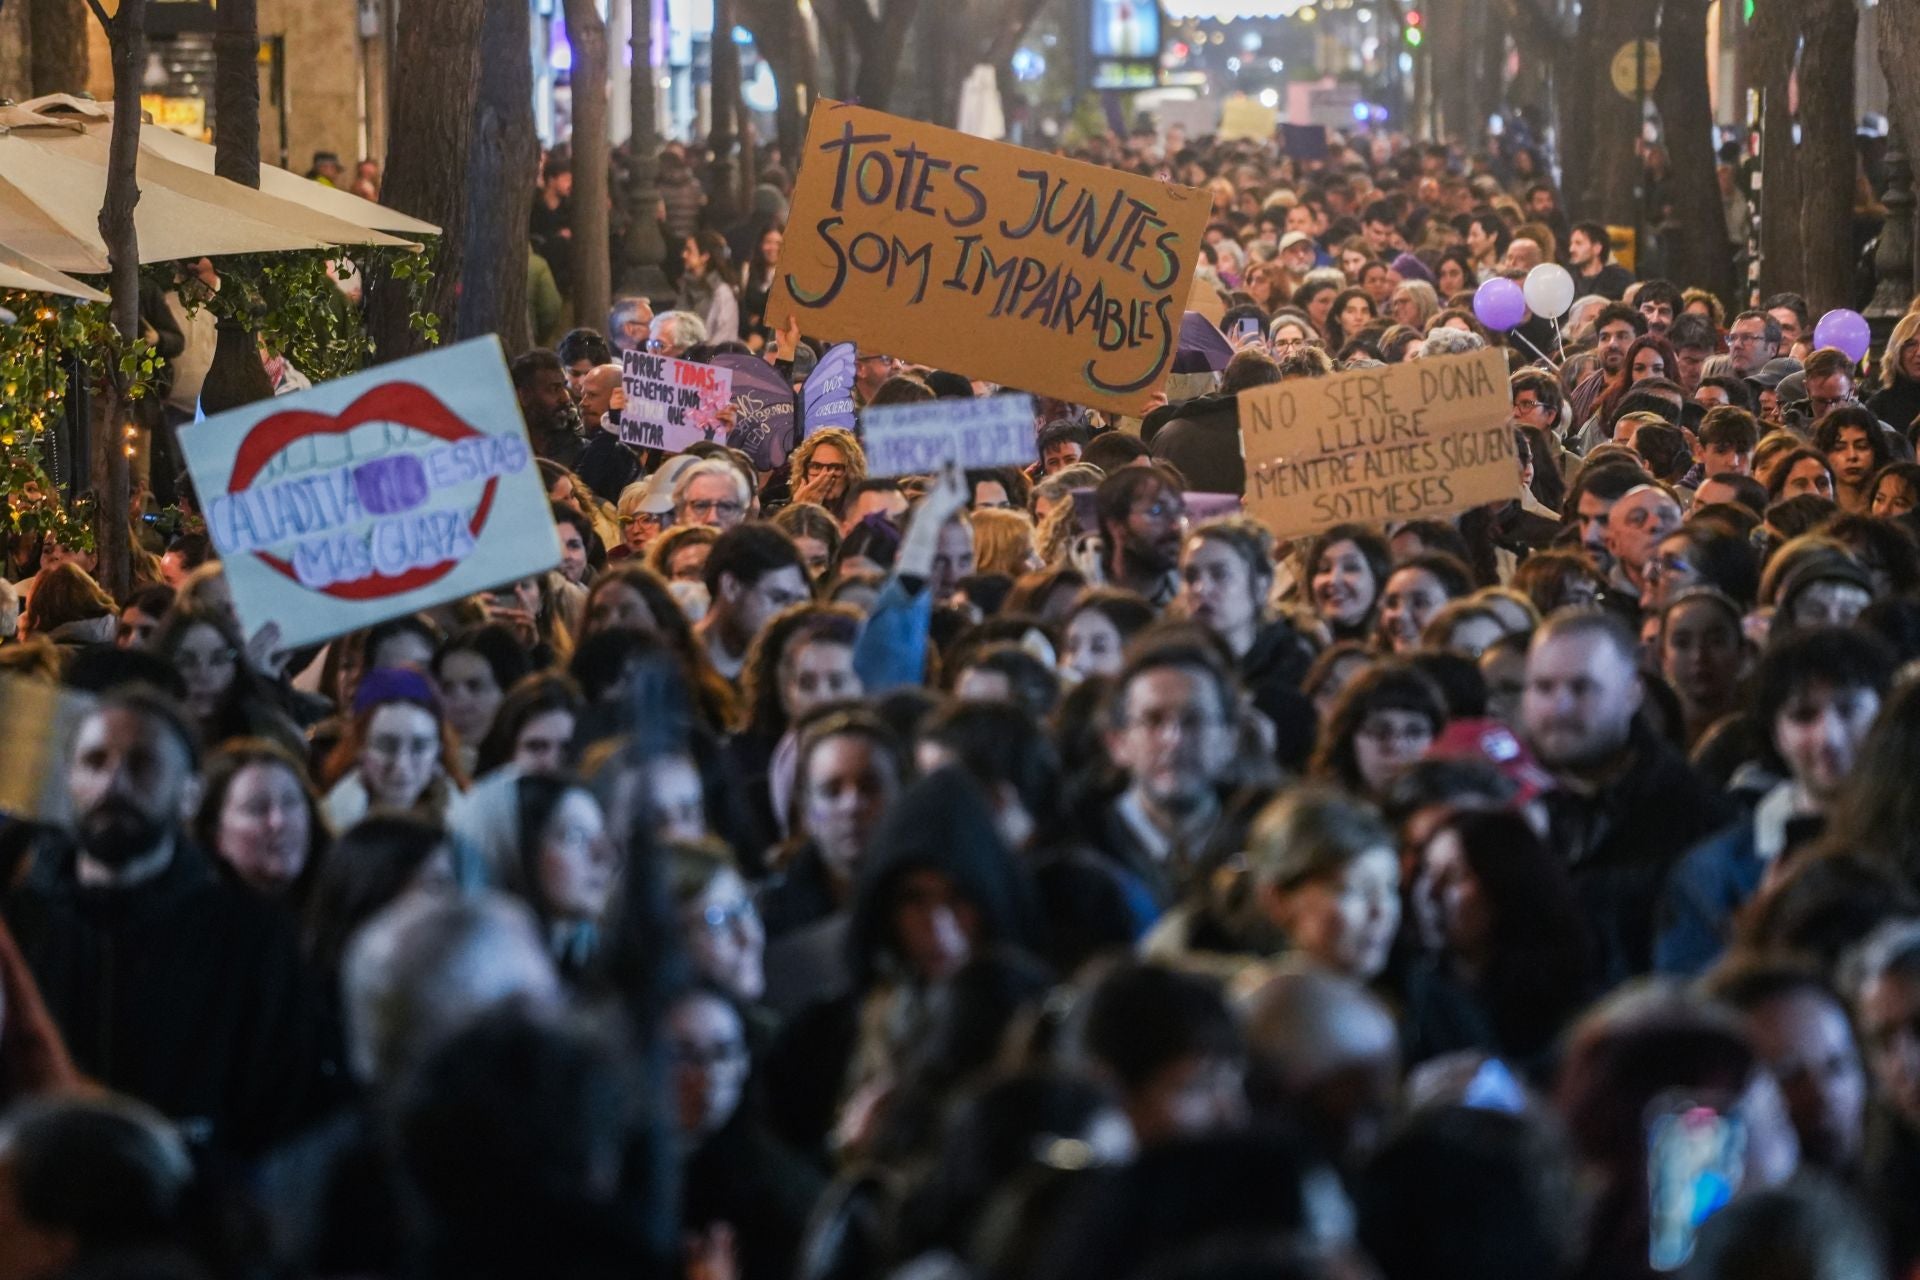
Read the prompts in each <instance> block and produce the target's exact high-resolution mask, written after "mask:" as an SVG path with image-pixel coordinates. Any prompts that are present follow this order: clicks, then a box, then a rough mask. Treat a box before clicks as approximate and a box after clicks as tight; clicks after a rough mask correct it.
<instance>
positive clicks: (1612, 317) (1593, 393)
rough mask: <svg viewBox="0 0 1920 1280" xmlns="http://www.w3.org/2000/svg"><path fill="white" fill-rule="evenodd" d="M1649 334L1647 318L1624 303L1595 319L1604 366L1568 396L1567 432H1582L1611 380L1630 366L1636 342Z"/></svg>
mask: <svg viewBox="0 0 1920 1280" xmlns="http://www.w3.org/2000/svg"><path fill="white" fill-rule="evenodd" d="M1646 332H1647V318H1646V317H1645V316H1643V315H1641V314H1640V313H1639V312H1638V311H1635V310H1634V309H1633V308H1632V307H1629V306H1627V305H1625V304H1624V303H1619V302H1614V303H1609V304H1608V305H1607V306H1606V307H1605V308H1603V309H1602V310H1601V312H1600V314H1599V315H1598V316H1596V317H1594V321H1593V335H1594V350H1595V351H1596V352H1597V353H1598V354H1599V356H1600V365H1599V367H1598V368H1596V369H1595V370H1594V371H1593V372H1592V373H1589V374H1588V375H1587V376H1586V377H1584V378H1582V379H1581V380H1580V385H1579V386H1577V387H1575V388H1574V389H1573V391H1572V393H1571V394H1570V395H1568V396H1567V418H1566V422H1567V431H1568V433H1569V434H1571V433H1573V432H1575V431H1578V430H1579V429H1580V427H1581V426H1583V425H1584V424H1585V423H1586V421H1587V419H1588V418H1591V417H1592V416H1593V407H1594V405H1596V404H1598V403H1599V402H1600V396H1601V394H1602V393H1603V392H1605V391H1606V389H1607V380H1608V379H1609V378H1612V377H1613V376H1614V375H1615V374H1617V373H1619V372H1620V369H1621V366H1623V365H1625V364H1626V362H1627V352H1628V351H1629V350H1630V349H1631V348H1632V347H1633V340H1634V339H1635V338H1638V337H1641V336H1643V335H1644V334H1645V333H1646Z"/></svg>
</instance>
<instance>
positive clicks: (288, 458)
mask: <svg viewBox="0 0 1920 1280" xmlns="http://www.w3.org/2000/svg"><path fill="white" fill-rule="evenodd" d="M179 438H180V447H181V449H182V451H183V452H184V453H185V454H186V459H187V467H188V469H189V470H190V471H191V472H192V473H193V481H194V485H195V486H196V488H197V489H198V491H199V493H200V501H201V506H202V507H203V509H204V510H205V511H206V516H207V533H208V535H209V536H210V537H211V538H212V539H213V545H214V547H215V549H216V550H218V551H219V553H220V559H221V561H222V563H223V564H224V565H225V568H226V575H227V582H228V584H229V585H230V586H231V588H232V590H233V603H234V608H235V609H237V610H238V611H239V614H240V621H241V624H242V627H243V629H244V630H245V631H246V633H247V634H248V635H252V634H253V633H254V632H255V631H257V630H258V629H259V628H260V627H262V626H264V625H265V624H266V623H268V622H274V623H278V624H279V627H280V635H281V643H282V645H283V646H284V647H286V648H290V649H291V648H296V647H298V646H300V645H304V644H310V643H312V642H314V641H316V640H325V639H327V638H329V637H331V636H337V635H341V634H343V633H345V632H348V631H353V630H356V629H358V628H361V627H368V626H372V625H373V624H374V623H376V622H381V621H384V620H386V619H388V618H395V617H399V616H400V615H401V614H406V613H414V612H417V611H419V610H421V609H426V608H429V607H431V606H433V605H436V604H442V603H444V602H446V601H448V600H457V599H459V598H461V597H462V596H468V595H472V594H473V593H474V592H477V591H483V590H485V589H487V588H489V587H494V586H498V585H500V584H501V583H506V582H513V581H516V580H518V579H520V578H525V577H527V576H529V575H531V574H535V573H540V572H543V571H545V570H547V569H551V568H553V567H554V566H556V565H557V564H559V563H560V540H559V538H558V537H557V536H556V535H555V533H554V530H553V516H552V512H551V510H550V507H549V504H548V502H547V494H546V488H545V486H544V485H542V484H541V483H540V473H539V469H538V468H537V467H536V466H535V463H534V456H533V449H532V447H531V446H530V445H529V444H528V443H527V431H526V426H525V425H524V424H523V423H522V421H521V418H520V409H519V405H518V403H517V402H516V400H515V399H514V394H513V384H512V383H511V382H510V381H509V380H508V378H507V365H506V361H505V360H504V359H503V358H502V357H501V353H500V340H499V339H498V338H495V337H491V336H489V337H486V338H479V339H476V340H474V341H472V342H463V343H460V344H458V345H457V346H452V347H443V348H441V349H440V350H438V351H432V352H429V353H427V354H426V355H421V356H415V357H413V358H412V359H410V360H402V361H398V362H396V363H394V364H387V365H381V366H379V367H378V368H375V369H369V370H367V371H366V372H365V373H358V374H355V375H353V376H352V377H349V378H341V379H339V380H338V381H334V382H324V383H321V384H320V385H319V386H317V387H314V388H313V389H312V390H310V391H302V392H298V393H296V394H294V395H289V396H281V397H279V398H278V399H274V400H266V401H261V402H259V403H257V404H250V405H247V406H245V407H244V408H240V409H235V410H233V411H232V412H231V413H223V414H220V415H218V416H216V417H212V418H208V419H207V420H206V421H205V422H200V423H195V424H194V425H192V426H190V427H185V428H182V429H181V431H180V433H179Z"/></svg>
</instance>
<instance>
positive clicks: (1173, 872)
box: [1080, 637, 1258, 909]
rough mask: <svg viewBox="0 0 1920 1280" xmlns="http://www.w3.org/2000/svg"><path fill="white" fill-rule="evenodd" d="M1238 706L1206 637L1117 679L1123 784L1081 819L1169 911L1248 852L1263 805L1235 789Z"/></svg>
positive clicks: (1091, 838)
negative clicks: (1231, 781) (1228, 860)
mask: <svg viewBox="0 0 1920 1280" xmlns="http://www.w3.org/2000/svg"><path fill="white" fill-rule="evenodd" d="M1239 705H1240V690H1239V686H1238V684H1237V682H1236V681H1235V680H1234V678H1233V676H1232V675H1231V674H1230V673H1229V672H1228V671H1227V670H1226V668H1225V667H1224V666H1223V665H1222V664H1221V662H1220V659H1219V657H1218V656H1217V653H1216V651H1215V650H1214V649H1212V648H1211V647H1210V646H1208V645H1207V644H1205V643H1204V642H1203V641H1201V640H1200V639H1198V638H1197V637H1196V638H1194V639H1191V640H1189V639H1185V638H1178V639H1175V638H1168V639H1163V640H1161V641H1159V642H1157V643H1153V644H1150V645H1149V646H1148V647H1146V648H1145V649H1143V650H1141V651H1140V652H1138V653H1135V654H1134V655H1133V656H1132V657H1131V658H1130V659H1129V660H1128V662H1127V665H1126V666H1125V667H1124V668H1123V669H1122V670H1121V672H1120V674H1119V675H1118V676H1117V677H1115V679H1114V682H1113V688H1112V690H1111V692H1110V693H1109V695H1108V698H1107V703H1106V708H1105V712H1104V716H1103V718H1104V720H1105V741H1106V747H1107V754H1108V755H1109V756H1110V757H1111V758H1112V760H1113V763H1114V766H1115V768H1116V769H1118V771H1119V772H1120V775H1121V778H1122V785H1121V788H1120V790H1119V791H1118V792H1117V793H1115V792H1111V791H1109V792H1107V793H1105V794H1104V795H1103V796H1101V797H1099V798H1097V799H1096V800H1095V801H1094V803H1093V804H1092V805H1091V806H1090V807H1088V808H1087V809H1086V810H1084V811H1083V812H1082V814H1081V822H1080V826H1081V831H1082V834H1083V836H1084V837H1085V839H1086V841H1087V843H1088V844H1090V845H1092V846H1093V847H1094V848H1096V849H1098V850H1100V851H1101V852H1102V853H1104V854H1106V855H1107V856H1108V857H1110V858H1112V859H1113V860H1114V861H1115V862H1117V863H1118V864H1119V865H1120V866H1121V868H1122V869H1124V870H1125V871H1127V872H1129V873H1130V874H1131V875H1133V876H1134V877H1135V878H1136V879H1138V880H1139V881H1140V883H1141V884H1143V885H1144V886H1145V887H1146V889H1147V891H1148V892H1149V893H1150V894H1151V895H1152V897H1153V899H1154V901H1155V902H1156V903H1157V904H1158V905H1159V906H1160V907H1161V908H1162V909H1165V908H1167V907H1170V906H1172V905H1173V904H1174V903H1175V902H1177V901H1178V900H1179V899H1180V898H1181V897H1183V896H1184V895H1185V893H1186V892H1187V891H1188V890H1190V889H1192V888H1193V887H1194V885H1195V883H1196V882H1198V881H1200V880H1201V879H1202V878H1203V877H1204V876H1205V875H1206V874H1207V873H1209V872H1210V871H1212V870H1213V869H1214V868H1216V867H1218V866H1219V865H1220V860H1221V859H1222V858H1225V857H1228V856H1231V855H1233V854H1234V853H1236V852H1237V851H1238V850H1240V849H1242V848H1244V847H1245V840H1246V832H1247V824H1248V822H1249V820H1250V819H1251V817H1252V813H1253V810H1254V808H1255V807H1256V803H1257V799H1258V797H1249V796H1241V795H1236V794H1235V793H1234V792H1233V791H1232V789H1231V788H1230V786H1229V785H1228V783H1227V778H1228V776H1229V774H1230V773H1231V771H1232V769H1233V766H1234V749H1235V743H1236V741H1237V739H1238V731H1239V717H1238V713H1237V708H1238V707H1239Z"/></svg>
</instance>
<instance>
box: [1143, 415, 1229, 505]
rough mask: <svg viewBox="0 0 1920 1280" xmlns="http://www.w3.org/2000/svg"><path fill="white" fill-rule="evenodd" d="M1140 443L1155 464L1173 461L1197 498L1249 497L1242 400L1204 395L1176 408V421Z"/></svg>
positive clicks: (1165, 425)
mask: <svg viewBox="0 0 1920 1280" xmlns="http://www.w3.org/2000/svg"><path fill="white" fill-rule="evenodd" d="M1140 434H1141V439H1142V440H1144V441H1146V444H1147V451H1148V452H1149V453H1151V454H1152V455H1153V458H1154V460H1155V461H1156V462H1170V463H1172V464H1173V465H1174V466H1176V467H1178V468H1179V469H1180V474H1181V475H1183V476H1185V477H1186V478H1187V488H1189V489H1191V490H1194V491H1195V492H1198V493H1236V494H1237V493H1245V492H1246V491H1247V464H1246V459H1245V458H1243V457H1242V456H1241V454H1240V397H1239V396H1238V395H1234V394H1229V393H1222V394H1220V395H1212V396H1201V397H1199V398H1198V399H1195V400H1189V401H1187V402H1186V403H1185V404H1182V405H1179V406H1177V407H1176V408H1175V410H1174V413H1173V416H1172V417H1170V418H1168V419H1167V420H1165V421H1164V422H1163V423H1161V424H1159V428H1158V430H1156V431H1154V433H1153V434H1152V435H1151V436H1148V435H1147V432H1146V429H1145V427H1144V426H1143V427H1142V429H1141V433H1140Z"/></svg>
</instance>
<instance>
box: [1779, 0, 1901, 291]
mask: <svg viewBox="0 0 1920 1280" xmlns="http://www.w3.org/2000/svg"><path fill="white" fill-rule="evenodd" d="M1907 2H1908V3H1909V4H1911V3H1912V2H1913V0H1907ZM1796 11H1797V12H1798V13H1799V14H1800V15H1801V22H1802V24H1803V26H1802V28H1801V30H1802V32H1803V33H1804V34H1803V39H1804V41H1805V43H1803V44H1802V45H1801V53H1800V74H1799V81H1800V149H1799V157H1800V166H1799V172H1800V199H1799V200H1798V201H1797V202H1796V207H1797V208H1798V209H1799V211H1800V246H1801V248H1800V256H1801V259H1802V260H1803V261H1804V262H1805V264H1806V275H1805V278H1804V279H1803V280H1802V285H1803V288H1802V290H1801V292H1803V293H1804V294H1806V297H1807V305H1808V306H1809V307H1810V308H1812V311H1813V314H1814V315H1816V316H1817V315H1820V314H1821V313H1822V312H1824V311H1828V310H1831V309H1832V308H1834V307H1846V306H1851V305H1853V268H1854V252H1853V205H1854V180H1855V178H1856V176H1857V173H1858V168H1857V166H1858V161H1857V159H1856V158H1855V150H1854V144H1853V120H1854V115H1853V105H1854V78H1855V77H1854V68H1853V54H1854V45H1855V43H1856V42H1857V38H1858V34H1859V26H1858V23H1859V12H1858V10H1857V9H1856V7H1855V0H1803V3H1802V4H1800V5H1798V6H1796Z"/></svg>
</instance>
